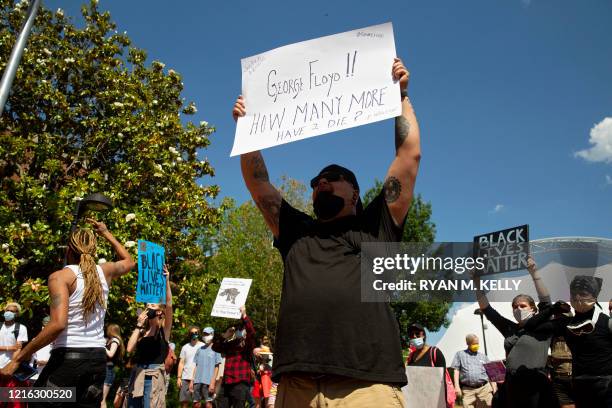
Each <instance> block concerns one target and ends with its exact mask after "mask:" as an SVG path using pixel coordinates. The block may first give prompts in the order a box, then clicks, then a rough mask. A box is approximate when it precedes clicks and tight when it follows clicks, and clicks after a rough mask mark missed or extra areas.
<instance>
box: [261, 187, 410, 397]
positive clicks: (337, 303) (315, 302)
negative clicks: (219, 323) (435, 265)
mask: <svg viewBox="0 0 612 408" xmlns="http://www.w3.org/2000/svg"><path fill="white" fill-rule="evenodd" d="M279 217H280V218H279V236H278V238H277V239H276V240H275V242H274V245H275V246H276V247H277V248H278V249H279V251H280V253H281V256H282V258H283V262H284V266H285V272H284V276H283V292H282V298H281V304H280V311H279V319H278V326H277V334H276V339H277V340H276V352H275V354H274V367H273V374H274V379H275V380H276V381H278V379H279V378H280V376H281V375H282V374H284V373H289V372H310V373H320V374H335V375H341V376H346V377H351V378H356V379H361V380H366V381H374V382H388V383H398V384H402V385H403V384H405V383H406V374H405V369H404V365H403V362H402V351H401V344H400V336H399V328H398V326H397V322H396V320H395V317H394V314H393V312H392V311H391V308H390V307H389V305H388V304H386V303H365V302H361V275H360V265H361V244H362V242H388V241H399V240H400V239H401V235H402V230H403V228H402V227H397V226H396V225H395V223H394V221H393V218H392V217H391V214H390V213H389V209H388V207H387V204H386V202H385V200H384V195H383V193H382V192H381V194H379V195H378V196H377V197H376V198H375V199H374V200H373V201H372V202H371V203H370V205H368V207H366V208H365V209H364V211H363V212H362V213H361V214H360V215H357V216H349V217H343V218H341V219H338V220H334V221H331V222H326V223H321V222H318V221H316V220H314V219H313V218H312V217H310V216H308V215H307V214H304V213H302V212H300V211H298V210H296V209H295V208H293V207H291V205H289V204H288V203H287V202H286V201H284V200H283V202H282V205H281V209H280V215H279Z"/></svg>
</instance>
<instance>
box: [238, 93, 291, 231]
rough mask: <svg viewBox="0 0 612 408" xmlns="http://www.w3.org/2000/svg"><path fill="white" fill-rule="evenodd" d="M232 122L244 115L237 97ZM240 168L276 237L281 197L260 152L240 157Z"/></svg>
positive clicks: (245, 181) (240, 100)
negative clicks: (271, 180) (271, 181)
mask: <svg viewBox="0 0 612 408" xmlns="http://www.w3.org/2000/svg"><path fill="white" fill-rule="evenodd" d="M232 115H233V116H234V120H238V117H241V116H244V115H246V107H245V105H244V98H243V97H242V96H239V97H238V99H237V100H236V104H235V105H234V109H233V111H232ZM240 168H241V170H242V177H243V178H244V183H245V184H246V187H247V189H248V190H249V192H250V193H251V197H252V198H253V201H255V204H257V208H259V211H261V214H262V215H263V217H264V220H265V221H266V224H267V225H268V228H270V231H272V234H273V235H274V236H275V237H278V233H279V230H278V219H279V212H280V206H281V195H280V193H279V191H278V190H277V189H276V188H275V187H274V186H273V185H272V183H270V177H269V176H268V169H267V168H266V163H265V162H264V159H263V156H262V155H261V152H259V151H256V152H250V153H245V154H242V155H241V156H240Z"/></svg>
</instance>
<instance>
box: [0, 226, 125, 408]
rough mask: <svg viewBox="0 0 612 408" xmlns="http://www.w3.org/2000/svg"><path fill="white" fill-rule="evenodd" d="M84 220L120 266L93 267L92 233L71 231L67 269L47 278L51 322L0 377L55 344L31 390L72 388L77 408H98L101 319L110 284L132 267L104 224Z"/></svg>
mask: <svg viewBox="0 0 612 408" xmlns="http://www.w3.org/2000/svg"><path fill="white" fill-rule="evenodd" d="M87 221H88V222H89V223H90V224H92V226H93V228H94V231H95V232H96V234H97V235H99V236H101V237H103V238H104V239H106V240H107V241H108V242H109V243H110V245H111V246H112V248H113V250H114V251H115V253H116V254H117V256H118V257H119V261H117V262H107V263H105V264H103V265H101V266H100V265H97V263H96V261H95V256H96V234H94V233H93V232H92V231H90V230H87V229H77V230H76V231H73V232H72V233H71V234H70V240H69V242H68V247H67V249H66V259H67V260H68V265H66V266H65V267H64V268H63V269H60V270H59V271H56V272H53V273H52V274H51V275H50V276H49V283H48V286H49V298H50V302H51V308H50V309H51V321H50V322H49V323H48V324H47V325H46V326H45V328H44V329H43V330H42V331H41V332H40V334H39V335H38V336H36V338H34V339H33V340H32V341H31V342H30V343H29V344H28V345H27V346H25V347H24V348H23V349H22V350H21V352H20V353H18V354H16V355H15V356H14V357H13V359H12V360H11V362H10V363H9V364H8V365H7V366H6V367H5V368H4V369H2V371H0V375H12V374H13V373H14V372H15V370H16V369H17V367H18V366H19V364H20V363H21V362H27V361H30V357H31V355H32V353H34V352H35V351H37V350H39V349H40V348H42V347H44V346H46V345H47V344H50V343H52V342H54V345H53V349H52V351H51V357H50V358H49V361H48V363H47V365H46V366H45V368H44V369H43V371H42V373H41V374H40V377H39V378H38V380H37V381H36V384H35V386H38V387H62V388H63V387H76V402H77V403H78V406H81V407H95V408H99V407H100V402H101V400H102V386H103V383H104V378H105V374H106V351H105V350H106V349H105V341H104V315H105V313H106V301H107V297H108V289H109V286H110V283H111V281H112V280H113V279H115V278H118V277H120V276H122V275H124V274H126V273H127V272H128V271H129V270H130V269H132V268H133V267H134V261H133V260H132V258H131V256H130V254H129V253H128V251H127V250H126V249H125V247H124V246H123V245H122V244H121V243H119V241H117V239H116V238H115V237H114V236H113V235H112V234H111V233H110V232H109V231H108V229H107V228H106V225H104V224H103V223H101V222H97V221H95V220H93V219H89V218H88V219H87ZM52 405H53V404H51V403H47V404H41V406H52ZM57 405H58V406H62V403H57ZM29 406H30V407H33V406H38V404H33V403H30V404H29Z"/></svg>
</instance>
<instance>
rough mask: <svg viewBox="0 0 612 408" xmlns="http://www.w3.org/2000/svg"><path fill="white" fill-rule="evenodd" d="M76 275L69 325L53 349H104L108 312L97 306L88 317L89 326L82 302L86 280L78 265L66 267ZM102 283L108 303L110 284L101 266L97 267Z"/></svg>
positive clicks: (69, 304)
mask: <svg viewBox="0 0 612 408" xmlns="http://www.w3.org/2000/svg"><path fill="white" fill-rule="evenodd" d="M66 268H69V269H70V270H71V271H72V272H74V274H75V275H76V289H75V290H74V292H73V293H72V295H70V299H69V300H68V324H67V325H66V328H65V329H64V330H63V331H62V332H61V333H60V335H59V336H58V337H57V339H56V340H55V342H54V343H53V348H58V347H79V348H83V347H104V346H105V345H106V342H105V340H104V315H105V314H106V310H105V309H104V308H103V307H102V306H101V305H99V304H96V307H95V309H94V312H93V313H91V314H90V315H89V316H88V319H87V324H86V323H85V319H84V317H83V308H82V304H81V302H82V300H83V293H84V292H85V290H84V289H85V280H84V279H83V275H82V274H81V269H80V268H79V266H78V265H66ZM96 270H97V271H98V276H99V277H100V282H102V292H103V296H104V300H105V302H106V301H108V283H106V278H105V276H104V272H103V271H102V268H101V267H100V266H99V265H96Z"/></svg>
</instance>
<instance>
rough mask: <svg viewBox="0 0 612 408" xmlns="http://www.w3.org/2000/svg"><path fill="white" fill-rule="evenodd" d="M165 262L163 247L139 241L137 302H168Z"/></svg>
mask: <svg viewBox="0 0 612 408" xmlns="http://www.w3.org/2000/svg"><path fill="white" fill-rule="evenodd" d="M165 262H166V259H165V250H164V247H163V246H161V245H158V244H156V243H153V242H149V241H144V240H138V285H137V286H136V301H137V302H143V303H165V302H166V277H165V276H164V263H165Z"/></svg>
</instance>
